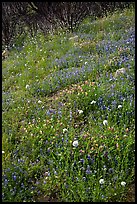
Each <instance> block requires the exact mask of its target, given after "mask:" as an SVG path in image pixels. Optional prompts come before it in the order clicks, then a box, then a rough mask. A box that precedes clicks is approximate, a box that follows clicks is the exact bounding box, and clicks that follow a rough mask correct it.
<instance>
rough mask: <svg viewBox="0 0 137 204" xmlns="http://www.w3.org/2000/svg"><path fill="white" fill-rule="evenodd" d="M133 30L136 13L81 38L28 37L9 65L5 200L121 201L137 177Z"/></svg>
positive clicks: (87, 23)
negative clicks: (135, 169) (136, 163)
mask: <svg viewBox="0 0 137 204" xmlns="http://www.w3.org/2000/svg"><path fill="white" fill-rule="evenodd" d="M121 18H122V19H121ZM134 23H135V22H134V10H131V9H126V10H124V11H123V13H122V14H120V13H119V12H116V13H115V14H113V15H112V16H108V17H105V18H102V19H97V20H94V21H91V20H90V19H89V18H88V19H85V20H84V22H83V23H82V24H81V25H80V26H79V28H78V30H77V31H76V32H75V33H73V34H70V33H66V32H62V33H56V34H54V35H52V34H49V35H48V36H47V37H44V35H43V34H41V33H39V34H38V35H37V36H34V37H31V36H30V35H28V36H27V37H26V38H25V40H24V42H23V46H22V45H21V44H20V43H19V44H18V45H16V46H17V49H16V47H14V48H13V49H12V50H11V51H10V54H9V56H8V57H7V58H6V59H5V60H3V62H2V73H3V79H2V89H3V90H2V91H3V92H2V110H3V112H2V122H3V126H2V132H3V136H2V150H3V153H2V165H3V169H2V199H3V202H6V201H7V202H10V201H11V202H14V201H15V202H25V201H26V202H30V201H32V202H36V201H42V200H43V199H44V201H51V202H52V201H62V202H63V201H64V202H68V201H71V202H109V201H116V202H119V201H123V199H124V194H125V193H126V192H127V190H128V186H129V185H130V183H131V182H132V181H134V175H135V172H134V167H135V155H134V150H135V146H134V145H135V144H134V139H135V84H134V82H135V74H134V68H135V62H134V57H135V50H134V43H135V29H134V28H135V24H134ZM101 31H102V32H101ZM122 67H124V68H126V73H124V74H122V73H121V74H120V75H119V76H118V77H115V72H116V70H118V69H120V68H122ZM124 182H125V183H124ZM43 197H44V198H43Z"/></svg>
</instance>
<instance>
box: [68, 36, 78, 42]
mask: <svg viewBox="0 0 137 204" xmlns="http://www.w3.org/2000/svg"><path fill="white" fill-rule="evenodd" d="M69 40H76V41H77V40H78V35H75V36H74V37H71V38H69Z"/></svg>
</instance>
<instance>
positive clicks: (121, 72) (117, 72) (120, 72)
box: [114, 68, 127, 77]
mask: <svg viewBox="0 0 137 204" xmlns="http://www.w3.org/2000/svg"><path fill="white" fill-rule="evenodd" d="M126 71H127V70H126V68H121V69H118V70H117V71H116V72H115V75H114V77H118V76H119V75H121V74H125V73H126Z"/></svg>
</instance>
